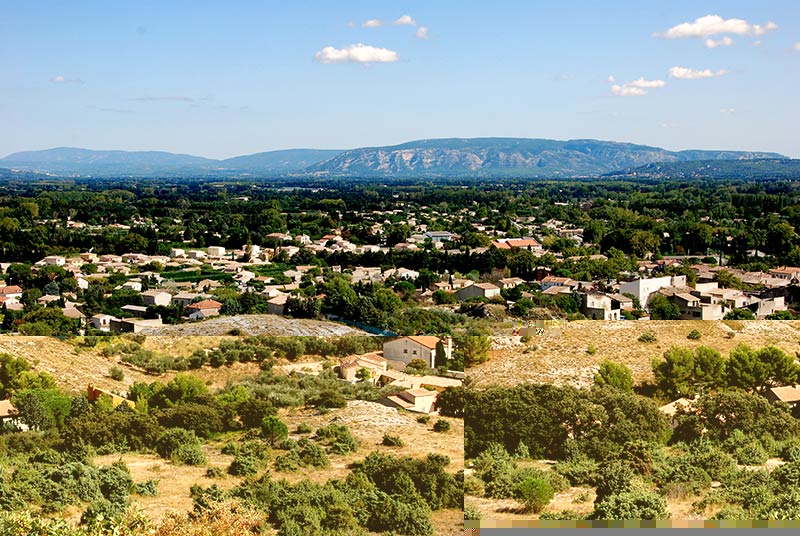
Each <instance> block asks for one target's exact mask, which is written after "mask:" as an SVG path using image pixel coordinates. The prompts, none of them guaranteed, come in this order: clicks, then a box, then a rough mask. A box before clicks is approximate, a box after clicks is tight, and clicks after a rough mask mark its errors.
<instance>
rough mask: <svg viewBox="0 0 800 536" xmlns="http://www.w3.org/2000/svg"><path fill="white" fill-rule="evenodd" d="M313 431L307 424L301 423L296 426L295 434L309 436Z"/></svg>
mask: <svg viewBox="0 0 800 536" xmlns="http://www.w3.org/2000/svg"><path fill="white" fill-rule="evenodd" d="M313 431H314V430H313V429H312V428H311V426H309V425H308V424H306V423H304V422H301V423H300V424H298V425H297V429H296V430H295V433H296V434H310V433H311V432H313Z"/></svg>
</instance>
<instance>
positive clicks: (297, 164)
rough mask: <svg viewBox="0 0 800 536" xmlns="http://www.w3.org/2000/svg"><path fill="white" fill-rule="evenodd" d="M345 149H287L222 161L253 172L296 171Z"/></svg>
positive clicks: (237, 168) (228, 165)
mask: <svg viewBox="0 0 800 536" xmlns="http://www.w3.org/2000/svg"><path fill="white" fill-rule="evenodd" d="M342 152H343V151H337V150H333V149H331V150H325V149H287V150H284V151H268V152H266V153H256V154H251V155H246V156H237V157H234V158H228V159H226V160H222V161H220V165H221V166H222V167H224V168H225V169H232V170H242V171H248V172H253V173H259V172H264V171H279V172H294V171H298V170H301V169H303V168H305V167H308V166H312V165H314V164H316V163H318V162H322V161H324V160H328V159H329V158H333V157H335V156H336V155H338V154H340V153H342Z"/></svg>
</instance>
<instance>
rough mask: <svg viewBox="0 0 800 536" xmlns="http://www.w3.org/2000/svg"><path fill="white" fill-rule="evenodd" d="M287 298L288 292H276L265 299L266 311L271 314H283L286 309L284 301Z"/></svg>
mask: <svg viewBox="0 0 800 536" xmlns="http://www.w3.org/2000/svg"><path fill="white" fill-rule="evenodd" d="M288 300H289V295H288V294H278V295H277V296H275V297H274V298H272V299H270V300H269V301H267V313H268V314H271V315H283V313H284V312H285V311H286V302H287V301H288Z"/></svg>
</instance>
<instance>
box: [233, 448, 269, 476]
mask: <svg viewBox="0 0 800 536" xmlns="http://www.w3.org/2000/svg"><path fill="white" fill-rule="evenodd" d="M262 465H263V462H262V460H261V459H259V458H258V457H256V456H253V455H252V454H241V453H240V454H238V455H237V456H236V457H235V458H234V459H233V461H232V462H231V464H230V465H229V466H228V473H229V474H231V475H233V476H254V475H256V474H258V471H259V470H260V469H261V467H262Z"/></svg>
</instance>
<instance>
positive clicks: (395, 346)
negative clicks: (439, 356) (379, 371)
mask: <svg viewBox="0 0 800 536" xmlns="http://www.w3.org/2000/svg"><path fill="white" fill-rule="evenodd" d="M439 343H441V344H442V346H443V350H444V354H445V358H446V359H451V358H452V357H453V339H452V338H450V337H447V339H445V340H442V339H440V338H439V337H433V336H429V335H414V336H411V337H400V338H399V339H394V340H392V341H388V342H385V343H383V357H384V358H385V359H386V360H387V361H389V366H391V367H393V368H397V369H403V368H405V366H406V365H407V364H408V363H410V362H411V360H412V359H422V360H423V361H425V363H426V364H427V365H428V366H429V367H430V368H436V365H437V363H436V345H437V344H439ZM440 364H442V365H444V363H440Z"/></svg>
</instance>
